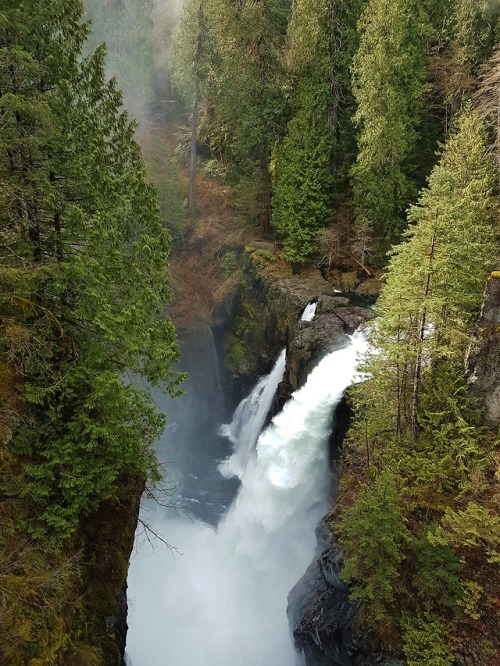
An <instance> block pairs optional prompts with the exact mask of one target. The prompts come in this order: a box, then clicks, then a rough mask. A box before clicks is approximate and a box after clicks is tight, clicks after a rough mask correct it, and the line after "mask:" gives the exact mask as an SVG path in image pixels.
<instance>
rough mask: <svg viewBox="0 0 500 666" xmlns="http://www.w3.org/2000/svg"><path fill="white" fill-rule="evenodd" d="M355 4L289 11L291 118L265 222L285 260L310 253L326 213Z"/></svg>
mask: <svg viewBox="0 0 500 666" xmlns="http://www.w3.org/2000/svg"><path fill="white" fill-rule="evenodd" d="M360 4H361V3H359V2H358V3H344V2H342V1H340V0H335V1H332V0H322V1H321V2H314V3H311V2H310V0H300V1H298V2H296V3H295V4H294V5H293V11H292V15H291V19H290V24H289V28H288V40H287V49H286V59H287V61H288V73H289V78H290V81H291V85H292V86H293V89H292V92H291V94H290V107H291V112H292V118H291V120H290V121H289V123H288V127H287V133H286V135H285V137H284V139H283V141H282V142H281V143H280V145H279V146H278V148H277V150H276V152H275V155H274V157H275V179H274V190H273V220H272V221H273V226H274V227H275V228H276V229H277V231H278V232H279V233H280V235H281V236H283V237H284V239H285V249H284V255H285V257H286V258H287V259H290V260H292V261H304V260H305V259H306V258H307V257H308V256H309V255H311V254H312V252H314V250H315V248H316V243H315V240H316V235H317V232H318V231H319V230H320V229H321V227H322V226H324V225H325V224H326V223H327V222H328V219H329V217H331V215H332V201H333V195H334V183H335V182H337V183H339V182H340V180H341V173H342V165H343V164H345V161H346V152H348V150H347V142H346V141H345V126H346V124H347V119H348V118H349V115H350V112H351V109H350V104H349V101H350V76H349V66H350V62H351V58H352V55H353V53H354V50H355V44H356V39H355V35H356V32H355V29H354V26H355V24H356V20H357V18H358V15H359V7H360Z"/></svg>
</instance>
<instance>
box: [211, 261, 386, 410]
mask: <svg viewBox="0 0 500 666" xmlns="http://www.w3.org/2000/svg"><path fill="white" fill-rule="evenodd" d="M270 261H271V260H270V259H269V258H267V259H266V258H263V257H262V255H261V254H259V253H258V252H246V254H245V257H244V261H243V271H242V279H241V280H240V281H239V283H238V284H237V285H235V287H234V288H233V289H232V291H231V292H230V293H229V294H228V295H227V296H226V297H225V298H224V300H223V301H222V302H221V303H219V304H218V306H217V307H216V308H215V310H214V315H213V324H212V327H213V329H214V331H215V337H216V339H217V341H218V346H219V351H220V356H221V358H225V359H227V365H226V373H225V384H226V387H227V386H230V387H231V390H232V392H234V391H235V390H236V393H237V394H238V396H239V397H241V396H242V395H243V394H244V393H246V392H247V391H248V390H249V389H250V387H251V386H252V384H253V382H254V381H255V377H256V376H257V375H262V374H265V373H267V372H269V370H270V368H271V366H272V364H273V362H274V360H275V359H276V358H277V356H278V354H279V352H280V350H281V349H283V347H286V349H287V366H286V371H285V377H284V381H283V384H282V385H281V387H280V390H279V400H280V404H283V402H284V401H285V400H286V399H288V397H289V396H290V395H291V393H292V392H293V391H295V390H296V389H297V388H299V387H300V386H302V385H303V383H304V382H305V379H306V377H307V375H308V374H309V372H310V371H311V369H312V368H313V367H314V366H315V365H316V364H317V363H318V362H319V361H320V360H321V358H322V356H323V355H324V354H325V353H326V352H327V351H331V350H333V349H335V348H338V347H340V346H342V345H343V344H345V341H346V335H348V334H350V333H352V332H353V331H354V330H355V329H356V328H357V327H358V326H359V325H360V324H361V323H362V322H364V321H366V320H367V319H369V318H370V315H371V311H370V310H369V309H368V308H367V307H363V306H365V305H367V304H370V303H371V302H373V299H374V296H373V293H374V290H375V288H376V286H377V285H378V281H377V280H376V279H372V280H371V281H370V285H371V286H370V285H369V287H367V286H366V283H367V282H368V281H365V282H363V281H362V279H361V278H360V277H356V274H355V273H352V272H346V273H342V272H341V271H338V270H336V271H334V272H332V278H331V279H325V277H323V276H322V275H321V274H320V272H319V271H311V272H309V273H307V274H305V275H296V276H293V277H281V276H276V274H274V273H273V271H272V270H269V262H270ZM342 286H343V288H344V291H343V292H340V289H339V287H342ZM370 291H371V292H373V293H371V294H368V295H367V293H368V292H370ZM311 302H317V303H318V306H317V310H316V316H315V317H314V319H313V320H312V321H311V322H304V321H301V320H300V317H301V314H302V312H303V311H304V308H305V307H306V305H307V304H308V303H311Z"/></svg>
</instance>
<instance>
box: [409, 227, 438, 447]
mask: <svg viewBox="0 0 500 666" xmlns="http://www.w3.org/2000/svg"><path fill="white" fill-rule="evenodd" d="M435 243H436V233H435V232H434V233H433V234H432V240H431V250H430V254H429V268H428V269H427V278H426V281H425V288H424V302H425V299H426V298H427V297H428V295H429V291H430V284H431V271H432V260H433V257H434V246H435ZM426 323H427V307H426V306H425V305H424V309H423V312H422V317H421V319H420V325H419V328H418V337H417V358H416V360H415V370H414V373H413V393H412V399H411V436H412V441H413V443H415V442H416V441H417V437H418V433H419V424H418V398H419V392H420V382H421V380H422V344H423V341H424V335H425V325H426Z"/></svg>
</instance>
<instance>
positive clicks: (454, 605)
mask: <svg viewBox="0 0 500 666" xmlns="http://www.w3.org/2000/svg"><path fill="white" fill-rule="evenodd" d="M435 533H436V528H435V527H434V526H433V527H431V529H429V531H428V532H427V534H424V535H423V536H421V537H420V538H417V539H415V540H414V541H413V543H411V545H410V553H411V555H410V557H411V559H412V564H413V566H414V569H415V573H414V575H413V577H412V586H413V590H414V593H415V595H416V596H417V597H418V599H419V605H420V607H421V608H422V609H423V610H424V614H425V616H426V617H428V618H429V617H433V616H437V617H439V616H449V615H450V613H451V614H455V615H456V614H457V611H458V605H459V602H460V601H461V599H462V596H463V582H462V578H461V574H462V570H463V566H462V564H461V562H460V560H459V559H458V556H457V554H456V552H455V551H454V550H453V548H451V547H450V546H449V545H443V544H438V543H436V541H435V539H434V538H433V535H434V534H435ZM431 538H432V543H431V541H430V539H431Z"/></svg>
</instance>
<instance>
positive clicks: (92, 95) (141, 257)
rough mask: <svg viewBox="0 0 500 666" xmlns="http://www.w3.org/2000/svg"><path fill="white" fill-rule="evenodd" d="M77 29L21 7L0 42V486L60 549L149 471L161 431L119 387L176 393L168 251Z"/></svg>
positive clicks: (27, 522)
mask: <svg viewBox="0 0 500 666" xmlns="http://www.w3.org/2000/svg"><path fill="white" fill-rule="evenodd" d="M81 16H82V5H81V2H79V0H71V2H62V1H61V2H49V1H48V0H47V1H44V2H40V3H37V6H36V8H35V9H34V8H33V7H32V6H31V3H28V2H24V0H18V1H17V2H15V3H13V5H12V6H11V7H9V8H8V9H7V10H4V12H3V20H2V25H1V27H0V30H1V40H2V47H3V61H2V68H1V74H0V77H1V81H2V97H1V99H0V105H1V106H0V111H1V114H2V118H3V123H2V135H1V137H0V147H1V153H0V169H1V172H2V180H3V182H5V183H6V187H5V188H3V189H2V195H1V196H2V204H3V207H2V217H3V221H2V225H1V230H0V234H1V236H0V238H1V245H0V261H1V270H0V272H1V274H2V276H3V278H2V282H3V284H5V285H6V286H7V288H8V293H7V295H6V296H5V297H4V298H3V299H2V300H3V302H2V309H3V311H2V324H5V325H3V326H2V332H1V342H0V345H1V351H2V355H3V358H4V359H5V360H6V362H7V364H8V367H9V368H10V372H11V374H12V375H13V377H14V379H15V380H17V385H18V400H19V404H21V405H22V410H21V411H22V418H19V419H18V421H17V423H16V427H15V430H14V433H13V436H12V438H11V440H10V442H9V444H8V448H7V452H8V455H9V456H10V457H11V459H12V461H13V462H12V466H11V467H10V468H9V472H8V473H7V474H3V475H2V478H1V481H0V483H1V488H2V493H3V494H4V496H7V497H9V496H13V495H14V494H16V495H17V496H20V497H21V498H22V500H23V502H22V504H21V506H22V515H21V516H20V519H21V523H20V524H22V525H24V528H25V529H27V530H29V532H30V533H31V534H33V535H35V536H40V537H41V536H43V535H45V536H50V537H54V538H55V540H56V541H59V542H60V541H61V540H63V539H65V538H67V537H68V536H69V535H70V534H71V533H72V532H74V530H75V529H76V527H77V526H78V524H79V521H80V520H81V519H82V517H83V516H85V515H87V514H88V513H89V511H91V510H92V509H95V508H96V507H97V506H98V505H99V504H100V502H102V501H103V500H104V499H106V498H111V497H113V496H115V495H116V493H117V491H118V489H119V484H120V482H121V480H123V479H124V478H125V477H127V476H134V475H141V476H144V475H146V474H148V473H150V472H151V470H152V469H153V467H154V464H155V463H154V458H153V455H152V453H151V450H150V448H149V447H150V445H151V443H152V442H153V441H154V439H155V437H156V436H157V435H158V433H159V431H160V428H161V423H162V418H160V417H159V416H158V415H156V414H155V410H154V409H153V407H152V405H151V402H150V400H149V398H148V396H147V394H146V393H145V392H144V391H142V390H140V389H139V388H137V387H136V386H135V385H134V384H133V383H130V382H125V381H124V378H123V373H124V372H126V371H130V372H132V373H136V374H139V375H143V376H145V377H146V378H147V379H149V380H150V381H152V382H166V386H167V388H168V389H169V390H171V391H172V392H175V388H174V387H175V383H176V381H177V380H176V377H175V375H173V374H172V373H171V366H172V363H173V362H174V361H175V359H176V357H177V347H176V343H175V338H174V335H173V329H172V324H171V322H170V321H169V320H168V319H167V318H165V313H164V307H165V302H166V300H167V298H168V295H169V290H168V287H167V285H166V281H165V262H166V259H167V255H168V238H167V236H166V233H165V231H164V230H163V228H162V224H161V222H160V220H159V216H158V211H157V204H156V199H155V193H154V191H153V190H152V189H151V187H150V186H148V185H147V184H146V179H145V169H144V166H143V164H142V161H141V158H140V153H139V149H138V146H137V144H136V143H135V142H134V139H133V135H134V125H133V124H131V123H130V121H129V120H128V118H127V115H126V114H125V113H123V112H122V111H120V108H121V102H122V99H121V95H120V93H119V92H118V91H117V89H116V87H115V84H114V82H113V81H111V82H106V81H105V76H104V60H103V58H104V52H103V50H102V49H98V50H97V51H96V52H95V53H93V54H91V55H89V56H87V57H85V58H83V57H82V55H81V50H82V46H83V43H84V40H85V37H86V34H87V28H86V26H85V25H83V24H82V23H81Z"/></svg>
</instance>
